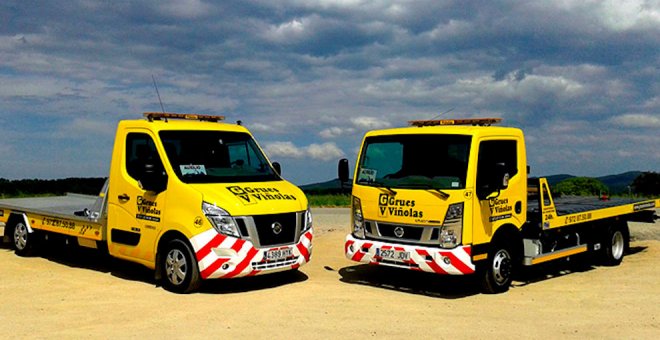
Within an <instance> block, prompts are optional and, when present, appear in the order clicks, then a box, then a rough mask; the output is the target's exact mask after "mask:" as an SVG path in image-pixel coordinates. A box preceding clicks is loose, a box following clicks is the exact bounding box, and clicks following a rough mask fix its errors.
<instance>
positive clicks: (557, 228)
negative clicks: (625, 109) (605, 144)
mask: <svg viewBox="0 0 660 340" xmlns="http://www.w3.org/2000/svg"><path fill="white" fill-rule="evenodd" d="M499 121H500V119H498V118H485V119H464V120H432V121H412V122H410V123H411V125H412V126H411V127H407V128H395V129H387V130H378V131H371V132H368V133H367V134H366V135H365V137H364V140H363V142H362V147H361V150H360V153H359V158H358V161H357V164H356V167H355V172H354V177H353V178H354V180H353V189H352V210H351V217H352V219H351V233H350V234H349V235H348V236H347V237H346V242H345V246H344V250H345V254H346V256H347V257H348V258H349V259H351V260H353V261H356V262H362V263H369V264H377V265H386V266H393V267H398V268H406V269H411V270H419V271H425V272H431V273H437V274H450V275H466V274H476V275H477V276H478V278H479V280H480V281H481V283H482V287H483V290H484V292H487V293H500V292H504V291H507V290H508V289H509V286H510V284H511V281H512V275H513V272H514V271H515V270H517V269H518V268H519V267H520V266H531V265H535V264H539V263H543V262H547V261H551V260H555V259H559V258H566V257H569V256H574V255H576V254H580V253H587V252H595V253H598V254H600V257H601V259H602V262H603V263H605V264H607V265H618V264H619V263H620V262H621V260H622V259H623V257H624V254H625V251H626V249H627V248H628V243H629V237H630V235H629V231H628V226H627V223H626V222H627V221H640V222H651V223H652V222H653V221H654V219H655V218H657V216H655V215H654V213H655V209H656V208H658V207H660V199H657V198H656V199H647V200H638V201H635V200H630V199H621V198H618V199H614V198H613V199H609V200H599V199H598V198H579V197H572V198H569V197H561V198H553V197H552V196H551V194H550V187H549V185H548V182H547V180H546V179H544V178H537V179H531V178H528V172H529V170H528V166H527V158H526V150H525V140H524V137H523V132H522V131H521V130H520V129H516V128H506V127H494V126H491V125H492V124H494V123H498V122H499ZM347 164H348V161H347V160H346V159H343V160H341V161H340V163H339V178H340V179H341V180H342V181H347V179H348V165H347Z"/></svg>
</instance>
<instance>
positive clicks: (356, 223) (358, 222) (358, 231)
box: [351, 196, 364, 238]
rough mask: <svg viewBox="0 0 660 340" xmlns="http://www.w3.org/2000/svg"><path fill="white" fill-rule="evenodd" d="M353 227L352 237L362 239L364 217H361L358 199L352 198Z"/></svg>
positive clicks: (360, 204) (360, 206) (360, 205)
mask: <svg viewBox="0 0 660 340" xmlns="http://www.w3.org/2000/svg"><path fill="white" fill-rule="evenodd" d="M351 220H352V221H351V223H352V225H353V236H355V237H357V238H364V217H363V215H362V203H361V202H360V199H359V198H357V197H355V196H353V214H352V215H351Z"/></svg>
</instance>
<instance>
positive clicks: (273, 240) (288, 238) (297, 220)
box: [236, 212, 304, 248]
mask: <svg viewBox="0 0 660 340" xmlns="http://www.w3.org/2000/svg"><path fill="white" fill-rule="evenodd" d="M303 217H304V213H300V212H298V213H295V212H294V213H284V214H272V215H254V216H240V217H236V222H237V224H238V227H239V229H240V232H241V234H242V236H243V238H245V239H248V240H250V241H252V243H253V244H254V246H255V247H257V248H262V247H271V246H278V245H285V244H293V243H296V242H298V239H299V238H300V230H301V226H302V219H303Z"/></svg>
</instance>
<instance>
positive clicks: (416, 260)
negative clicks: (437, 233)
mask: <svg viewBox="0 0 660 340" xmlns="http://www.w3.org/2000/svg"><path fill="white" fill-rule="evenodd" d="M377 249H380V250H396V251H402V252H408V253H409V254H410V259H409V260H407V261H392V260H387V259H384V258H382V257H379V256H377V254H376V252H377ZM344 253H345V254H346V257H347V258H348V259H350V260H353V261H356V262H361V263H369V264H379V265H386V266H392V267H398V268H406V269H411V270H420V271H425V272H429V273H436V274H449V275H465V274H472V273H474V271H475V266H474V264H473V263H472V258H471V253H472V247H471V246H462V247H457V248H454V249H441V248H435V247H422V246H415V245H402V244H395V243H388V242H379V241H372V240H362V239H358V238H355V237H353V235H350V234H349V235H348V236H346V243H345V245H344Z"/></svg>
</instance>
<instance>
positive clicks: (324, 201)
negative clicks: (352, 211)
mask: <svg viewBox="0 0 660 340" xmlns="http://www.w3.org/2000/svg"><path fill="white" fill-rule="evenodd" d="M307 200H308V201H309V205H310V206H312V207H321V208H329V207H349V206H350V204H351V195H312V194H308V195H307Z"/></svg>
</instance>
